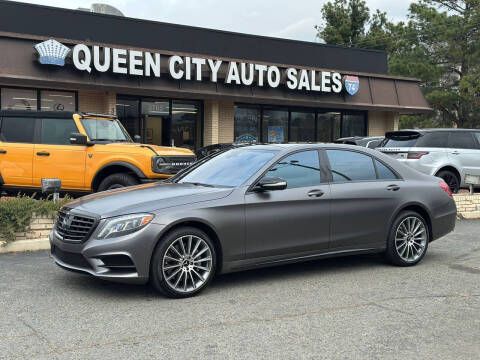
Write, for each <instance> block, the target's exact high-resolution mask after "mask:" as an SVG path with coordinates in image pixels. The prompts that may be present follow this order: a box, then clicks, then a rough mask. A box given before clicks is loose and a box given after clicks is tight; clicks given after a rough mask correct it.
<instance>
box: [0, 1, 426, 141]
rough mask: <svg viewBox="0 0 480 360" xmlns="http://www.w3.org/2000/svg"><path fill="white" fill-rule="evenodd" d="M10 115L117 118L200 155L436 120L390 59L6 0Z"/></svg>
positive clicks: (149, 137) (0, 52)
mask: <svg viewBox="0 0 480 360" xmlns="http://www.w3.org/2000/svg"><path fill="white" fill-rule="evenodd" d="M313 31H314V29H312V33H313ZM0 109H1V110H8V109H14V110H15V109H16V110H41V111H61V110H64V111H81V112H93V113H102V114H105V113H109V114H116V115H117V116H118V118H119V119H120V121H121V122H122V123H123V125H124V126H125V128H126V129H127V130H128V132H129V133H130V134H131V135H132V136H133V135H140V136H141V137H142V139H143V141H144V142H145V143H151V144H157V145H172V144H174V145H175V146H182V147H188V148H192V149H197V148H199V147H201V146H205V145H210V144H215V143H226V142H233V141H257V142H297V141H302V142H303V141H308V142H316V141H321V142H329V141H332V140H335V139H336V138H339V137H346V136H355V135H358V136H367V135H368V136H377V135H384V133H385V132H386V131H391V130H396V129H397V128H398V119H399V115H400V114H410V113H420V112H425V111H430V110H431V109H430V106H429V104H428V103H427V101H426V100H425V98H424V96H423V95H422V92H421V89H420V87H419V81H418V79H411V78H405V77H394V76H389V75H387V56H386V54H385V53H384V52H381V51H371V50H361V49H352V48H343V47H337V46H329V45H323V44H318V43H313V42H312V43H310V42H302V41H293V40H285V39H277V38H268V37H262V36H253V35H247V34H239V33H232V32H226V31H219V30H211V29H203V28H195V27H190V26H183V25H175V24H168V23H160V22H153V21H146V20H139V19H132V18H126V17H121V16H111V15H103V14H95V13H90V12H85V11H79V10H66V9H60V8H52V7H45V6H38V5H31V4H23V3H16V2H6V1H1V2H0Z"/></svg>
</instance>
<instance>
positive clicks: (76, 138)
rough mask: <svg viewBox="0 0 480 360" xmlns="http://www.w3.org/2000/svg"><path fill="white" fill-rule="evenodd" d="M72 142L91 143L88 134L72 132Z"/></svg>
mask: <svg viewBox="0 0 480 360" xmlns="http://www.w3.org/2000/svg"><path fill="white" fill-rule="evenodd" d="M70 144H73V145H84V146H90V145H91V144H90V143H89V142H88V138H87V135H84V134H80V133H71V134H70Z"/></svg>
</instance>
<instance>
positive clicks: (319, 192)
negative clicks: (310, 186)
mask: <svg viewBox="0 0 480 360" xmlns="http://www.w3.org/2000/svg"><path fill="white" fill-rule="evenodd" d="M323 194H325V193H324V192H323V191H322V190H320V189H316V190H310V191H309V192H308V193H307V195H308V196H309V197H320V196H322V195H323Z"/></svg>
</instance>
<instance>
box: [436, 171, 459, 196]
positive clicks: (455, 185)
mask: <svg viewBox="0 0 480 360" xmlns="http://www.w3.org/2000/svg"><path fill="white" fill-rule="evenodd" d="M437 177H439V178H442V179H443V181H445V182H446V183H447V185H448V187H449V188H450V191H451V192H452V193H453V194H456V193H458V190H459V189H460V179H459V178H458V176H457V175H456V174H455V173H454V172H452V171H450V170H442V171H439V172H438V174H437Z"/></svg>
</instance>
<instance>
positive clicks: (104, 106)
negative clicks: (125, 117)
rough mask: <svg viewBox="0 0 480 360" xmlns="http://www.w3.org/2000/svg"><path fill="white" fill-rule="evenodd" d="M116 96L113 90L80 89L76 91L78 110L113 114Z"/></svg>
mask: <svg viewBox="0 0 480 360" xmlns="http://www.w3.org/2000/svg"><path fill="white" fill-rule="evenodd" d="M116 98H117V97H116V94H115V93H114V92H107V91H93V90H80V91H79V92H78V110H79V111H84V112H93V113H98V114H115V113H116V105H115V104H116Z"/></svg>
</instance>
